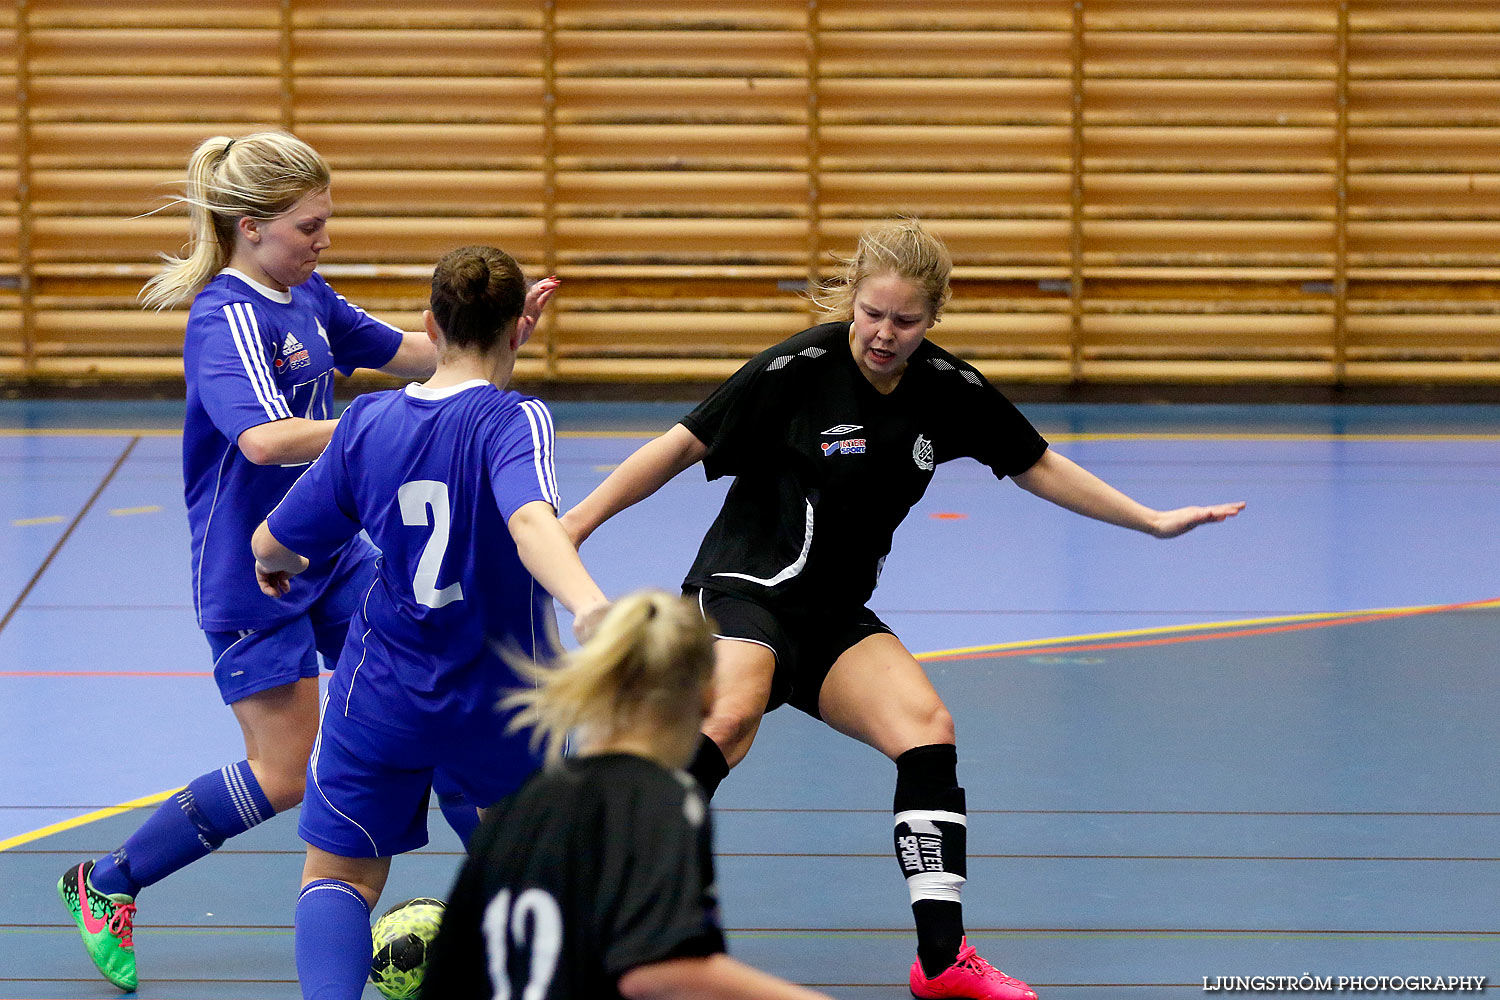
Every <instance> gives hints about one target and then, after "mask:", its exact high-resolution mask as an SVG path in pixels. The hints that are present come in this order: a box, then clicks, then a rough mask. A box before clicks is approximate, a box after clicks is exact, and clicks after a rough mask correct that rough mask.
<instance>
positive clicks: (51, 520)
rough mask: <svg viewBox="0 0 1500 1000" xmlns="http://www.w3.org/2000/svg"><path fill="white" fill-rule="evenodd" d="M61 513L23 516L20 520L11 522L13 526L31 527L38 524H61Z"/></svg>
mask: <svg viewBox="0 0 1500 1000" xmlns="http://www.w3.org/2000/svg"><path fill="white" fill-rule="evenodd" d="M62 522H63V516H62V515H61V514H49V515H47V516H46V517H23V518H21V519H20V520H17V521H12V522H10V526H11V527H12V528H31V527H35V526H36V525H38V524H61V523H62Z"/></svg>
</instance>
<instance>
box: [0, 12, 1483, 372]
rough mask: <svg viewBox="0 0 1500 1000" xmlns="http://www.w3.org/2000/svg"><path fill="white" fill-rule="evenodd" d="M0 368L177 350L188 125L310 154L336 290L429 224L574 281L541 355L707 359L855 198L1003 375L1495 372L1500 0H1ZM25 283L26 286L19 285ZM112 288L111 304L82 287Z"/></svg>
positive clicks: (947, 338) (161, 364) (716, 357)
mask: <svg viewBox="0 0 1500 1000" xmlns="http://www.w3.org/2000/svg"><path fill="white" fill-rule="evenodd" d="M0 18H3V20H0V34H3V37H4V38H5V39H6V40H7V41H8V42H9V44H7V45H5V46H4V47H3V50H0V78H3V79H5V80H7V81H9V83H10V85H11V86H12V87H13V88H14V89H15V92H16V94H17V98H18V100H17V101H16V106H15V108H14V109H10V108H7V109H5V110H3V111H0V179H4V180H5V181H7V182H9V183H8V185H7V190H10V189H14V190H15V191H16V197H15V198H9V199H7V198H3V197H0V237H3V242H0V371H9V372H18V373H23V374H27V373H29V374H35V375H48V374H77V373H81V372H89V371H95V372H100V373H104V374H106V375H107V374H109V373H112V372H113V373H119V374H134V373H151V372H156V373H171V372H173V371H176V370H180V362H179V360H178V359H177V352H178V350H179V346H180V341H181V322H182V316H181V312H180V311H173V312H168V313H163V314H159V315H158V314H145V315H142V314H140V312H139V309H138V306H137V303H136V300H135V293H136V291H138V289H139V285H140V283H141V282H143V281H144V280H145V279H146V278H147V277H149V276H150V275H151V274H152V273H153V271H154V269H155V266H156V265H155V263H154V261H155V260H156V258H157V255H158V254H159V253H161V252H173V251H176V250H177V249H178V248H179V247H180V246H181V245H182V244H183V243H184V242H185V239H186V231H185V225H184V216H183V214H182V213H181V212H180V210H177V209H174V208H167V209H164V210H161V211H158V212H157V213H156V214H154V215H147V214H146V213H149V212H152V210H154V209H160V208H161V206H162V204H163V202H162V198H163V196H164V194H166V193H167V192H169V191H170V190H171V189H172V184H173V182H174V181H175V180H176V179H177V178H178V176H179V175H180V173H181V171H182V168H183V165H184V163H185V161H186V157H187V154H188V152H189V151H190V150H191V149H192V147H193V146H194V145H195V144H196V142H197V141H199V140H201V139H202V138H204V137H205V136H207V135H211V134H231V135H232V134H240V133H243V132H246V131H249V130H251V129H254V128H259V127H267V126H273V127H274V126H279V127H286V128H290V129H293V130H294V131H296V132H297V133H298V134H300V135H303V136H304V137H305V138H307V139H308V140H309V141H311V142H312V143H313V144H314V145H315V146H316V147H317V148H319V150H320V151H321V152H323V153H324V155H325V156H326V157H327V158H328V159H329V161H330V163H331V164H332V165H333V168H334V171H335V186H334V196H335V209H336V216H335V219H334V223H333V225H332V227H331V233H332V238H333V246H332V247H331V248H330V250H329V251H328V252H327V253H326V254H325V256H324V261H325V271H326V272H327V273H328V274H329V276H330V278H331V279H332V280H334V281H335V283H336V285H337V286H338V287H339V289H340V291H342V292H344V293H345V294H346V295H347V296H348V297H349V298H350V299H351V300H353V301H356V302H360V303H361V304H364V305H366V306H369V307H371V308H373V309H378V310H379V311H380V312H381V315H384V316H387V317H388V318H393V319H399V320H401V321H402V322H406V321H408V320H409V319H410V318H411V317H413V316H415V315H417V314H418V313H419V311H420V308H421V306H422V302H423V298H424V297H425V289H426V280H425V278H426V274H427V270H428V269H429V268H430V266H431V263H432V261H433V259H434V258H435V257H436V255H437V254H438V253H440V252H441V251H442V250H444V249H447V248H449V247H451V246H453V245H456V244H457V243H459V242H490V243H496V244H499V245H501V246H504V247H506V248H507V249H509V250H511V251H512V252H514V253H515V254H516V255H517V256H518V258H519V259H521V261H522V263H523V265H524V266H526V267H527V269H528V271H530V272H531V273H533V274H540V273H545V272H552V271H556V272H559V273H561V274H562V276H563V278H564V292H563V293H562V294H560V295H559V296H558V297H557V299H556V300H555V302H554V305H553V307H552V308H551V310H550V311H549V315H548V317H547V318H546V320H545V322H544V324H543V326H542V329H541V330H540V331H539V332H538V334H537V336H536V337H534V338H533V341H532V343H531V344H529V345H528V347H527V348H526V351H527V355H528V358H527V365H526V366H524V370H525V371H527V372H528V373H530V374H531V375H534V376H538V377H544V378H554V379H562V380H567V379H574V378H576V379H588V380H593V379H599V378H606V379H608V378H615V379H630V378H646V379H652V380H656V379H671V378H674V377H680V378H700V377H702V375H703V373H704V372H705V371H714V372H717V371H720V370H723V369H724V367H725V365H726V364H728V365H729V367H732V362H733V361H734V360H735V359H737V358H743V357H746V356H748V355H749V354H750V353H753V352H754V351H755V350H756V349H758V348H761V347H764V346H767V345H769V344H770V343H773V342H775V340H777V339H779V338H780V337H782V336H785V335H786V334H789V333H791V332H793V331H794V330H796V329H798V328H799V327H800V326H802V325H804V324H805V323H807V322H811V321H812V320H813V319H814V318H815V317H814V314H813V313H812V312H811V310H810V309H809V307H808V304H807V303H806V302H805V301H804V300H803V299H802V298H801V297H800V296H799V294H798V293H799V290H800V289H802V288H804V287H805V286H806V284H807V283H808V282H809V281H811V280H816V279H818V278H820V277H824V276H826V275H828V274H829V273H831V271H832V269H833V268H834V267H835V266H836V261H835V260H834V257H833V255H835V254H842V253H847V252H848V251H849V250H850V249H851V247H852V246H853V241H854V239H855V237H856V236H857V234H858V232H859V231H860V230H861V229H862V228H863V227H864V226H865V225H867V224H869V223H870V222H872V221H875V220H879V219H883V218H888V217H890V216H892V215H895V214H913V215H917V216H919V217H921V218H923V219H924V220H926V221H927V222H928V224H929V225H930V226H931V228H932V229H933V230H934V231H936V232H937V233H939V234H940V235H941V236H943V237H944V238H945V239H946V240H947V241H948V242H949V244H950V246H951V247H952V249H953V251H954V255H955V262H956V271H955V292H956V294H955V298H954V301H953V303H952V304H951V306H950V307H949V310H948V313H947V314H946V315H945V318H944V323H943V325H942V326H941V327H939V329H938V331H937V332H936V334H935V337H936V338H937V339H938V340H939V342H941V343H944V344H945V345H946V346H949V347H952V348H954V349H956V350H957V351H959V353H961V354H963V355H965V356H967V357H970V358H972V359H974V360H975V361H976V363H979V364H980V365H981V366H982V367H983V369H984V370H985V371H986V372H988V373H990V374H991V375H993V376H996V377H999V378H1003V379H1043V380H1052V381H1076V382H1091V381H1109V380H1113V379H1122V378H1123V379H1143V378H1144V379H1158V378H1167V379H1178V378H1185V379H1205V378H1206V379H1230V380H1233V379H1241V378H1270V379H1292V380H1297V381H1306V382H1314V383H1322V384H1334V383H1339V382H1342V381H1370V380H1387V379H1402V378H1405V377H1408V376H1409V377H1413V378H1421V379H1428V380H1430V379H1437V380H1446V381H1462V380H1487V379H1490V378H1492V377H1494V375H1495V369H1496V367H1497V366H1500V339H1497V333H1500V330H1497V329H1496V327H1497V323H1496V317H1497V316H1500V310H1497V309H1496V307H1495V302H1496V300H1497V296H1496V295H1495V293H1494V281H1495V279H1496V278H1497V277H1500V249H1497V247H1496V241H1495V236H1496V235H1497V230H1496V226H1497V225H1500V209H1496V207H1495V204H1496V203H1495V199H1494V193H1495V191H1496V190H1497V189H1500V142H1497V140H1500V111H1497V110H1496V109H1497V107H1500V105H1497V102H1496V100H1495V99H1496V98H1497V97H1500V58H1497V56H1500V4H1497V3H1495V2H1491V0H1481V2H1459V0H1439V2H1422V3H1416V2H1411V0H1404V2H1386V0H1369V2H1361V3H1340V2H1333V0H1288V2H1283V3H1276V4H1270V3H1265V2H1263V0H1261V2H1250V0H1219V2H1215V3H1211V4H1202V3H1199V2H1192V3H1190V2H1185V0H1128V2H1127V0H1083V2H1082V3H1077V4H1075V3H1072V2H1063V0H1045V2H1024V3H1023V2H1004V0H996V2H986V3H980V2H961V0H932V2H927V3H922V4H912V3H909V2H904V0H902V2H898V0H816V2H813V3H806V2H802V0H768V2H761V3H750V2H727V3H708V2H684V3H675V4H670V5H651V4H641V3H638V2H633V0H629V2H628V0H557V2H554V3H542V2H540V0H532V2H519V0H509V2H479V0H463V2H435V3H421V2H416V0H394V2H383V0H382V2H375V0H285V2H282V0H244V2H240V3H236V4H232V5H224V9H223V10H219V9H217V8H216V9H215V11H214V14H213V18H212V24H211V25H210V24H207V23H204V15H203V9H202V5H201V4H199V3H192V2H188V0H119V2H115V3H111V4H109V5H100V4H97V3H87V2H83V0H27V2H24V3H18V4H16V5H14V6H13V7H11V8H9V9H7V10H6V11H5V12H4V13H3V14H0ZM44 311H45V314H46V315H45V316H43V315H42V314H43V312H44ZM112 314H114V315H112Z"/></svg>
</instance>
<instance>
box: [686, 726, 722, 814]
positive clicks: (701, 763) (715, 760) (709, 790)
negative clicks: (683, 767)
mask: <svg viewBox="0 0 1500 1000" xmlns="http://www.w3.org/2000/svg"><path fill="white" fill-rule="evenodd" d="M687 771H688V774H691V775H692V776H693V777H694V778H697V779H698V784H699V785H701V786H702V788H703V794H704V795H706V796H707V797H708V798H710V799H711V798H713V797H714V792H717V791H718V790H719V782H721V781H723V780H724V779H725V778H727V777H728V776H729V761H727V760H725V759H724V751H722V750H720V749H719V744H717V743H715V742H714V741H713V740H711V739H709V738H708V737H707V736H702V737H700V738H699V740H698V752H697V754H695V755H694V756H693V762H692V763H691V764H689V765H688V767H687Z"/></svg>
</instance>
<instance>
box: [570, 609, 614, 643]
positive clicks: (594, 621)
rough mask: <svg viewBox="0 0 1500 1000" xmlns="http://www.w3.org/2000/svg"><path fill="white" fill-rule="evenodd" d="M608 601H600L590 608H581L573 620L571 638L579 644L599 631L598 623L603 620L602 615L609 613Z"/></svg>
mask: <svg viewBox="0 0 1500 1000" xmlns="http://www.w3.org/2000/svg"><path fill="white" fill-rule="evenodd" d="M609 607H610V604H609V602H608V601H602V602H600V603H599V604H595V605H593V606H592V607H588V608H583V609H582V610H580V611H579V612H578V616H577V617H576V618H574V619H573V637H574V638H575V639H577V640H578V641H579V642H588V641H589V640H590V639H592V638H593V637H594V633H595V632H597V631H599V623H600V622H601V621H603V620H604V615H605V613H606V612H608V611H609Z"/></svg>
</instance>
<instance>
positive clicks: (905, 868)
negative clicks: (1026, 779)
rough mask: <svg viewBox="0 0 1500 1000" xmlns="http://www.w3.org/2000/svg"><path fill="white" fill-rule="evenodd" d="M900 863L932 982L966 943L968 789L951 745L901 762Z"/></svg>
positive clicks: (916, 752) (920, 954) (914, 752)
mask: <svg viewBox="0 0 1500 1000" xmlns="http://www.w3.org/2000/svg"><path fill="white" fill-rule="evenodd" d="M893 809H894V811H895V814H896V824H895V827H896V828H895V841H896V860H897V861H899V862H900V864H901V873H902V874H903V875H904V876H905V877H906V885H907V888H908V889H909V890H910V892H911V912H912V916H913V917H914V918H915V919H916V923H917V960H918V961H919V962H920V963H921V965H922V971H923V973H924V974H925V975H926V976H927V977H928V978H929V979H931V978H932V977H933V976H936V975H938V974H939V973H941V972H942V971H943V970H944V969H946V968H947V967H948V966H950V965H952V964H953V960H954V959H955V958H957V957H958V949H959V947H960V946H961V945H962V944H963V938H964V921H963V904H962V903H961V902H960V900H959V891H960V890H961V888H962V887H963V884H964V881H965V878H966V876H967V874H968V865H967V859H966V853H967V845H966V843H965V840H966V834H967V832H968V829H967V817H966V811H965V806H964V790H963V789H962V788H960V787H959V785H958V750H957V748H955V747H954V746H953V745H952V744H951V743H938V744H932V745H930V746H921V747H914V748H913V749H911V750H908V751H906V752H905V753H903V754H902V755H901V756H900V757H898V758H896V795H895V801H894V804H893Z"/></svg>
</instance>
